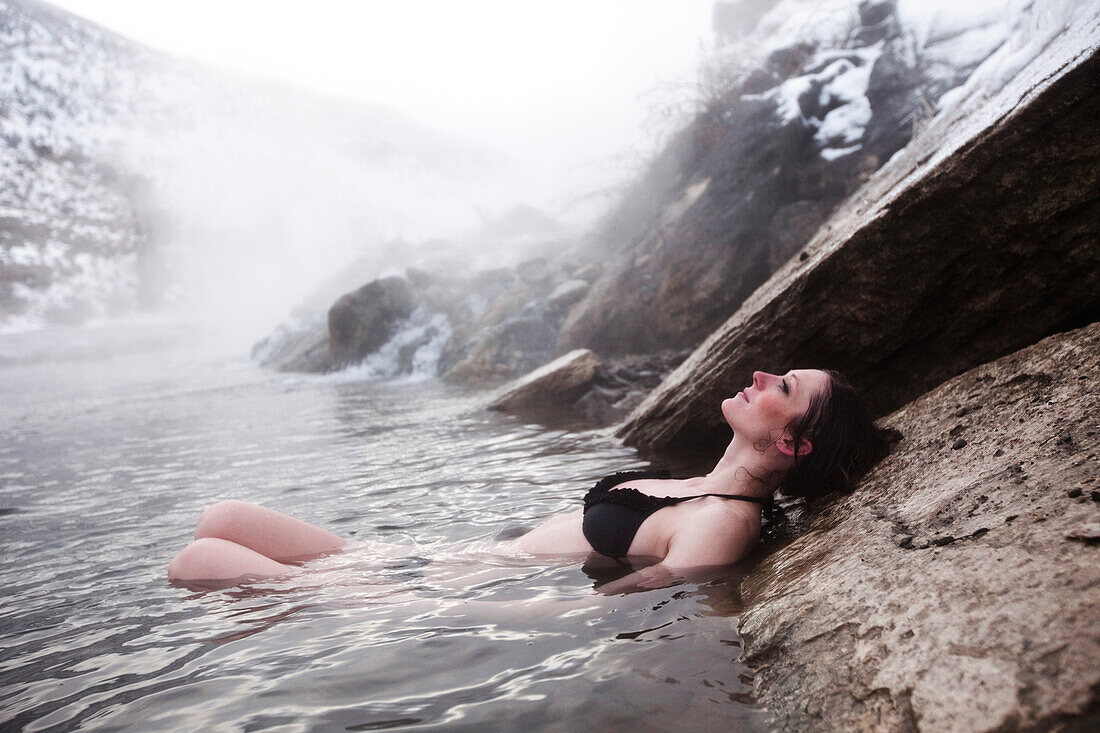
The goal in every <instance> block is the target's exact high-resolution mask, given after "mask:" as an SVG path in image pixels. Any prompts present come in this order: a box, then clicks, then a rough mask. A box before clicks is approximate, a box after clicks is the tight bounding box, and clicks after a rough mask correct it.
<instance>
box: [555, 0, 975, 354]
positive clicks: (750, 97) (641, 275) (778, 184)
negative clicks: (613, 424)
mask: <svg viewBox="0 0 1100 733" xmlns="http://www.w3.org/2000/svg"><path fill="white" fill-rule="evenodd" d="M767 4H768V3H763V5H767ZM726 5H727V6H731V5H732V6H736V7H728V8H726V10H728V12H727V13H726V14H727V15H737V16H738V17H739V18H757V19H759V24H760V28H759V29H758V31H757V33H758V36H759V37H757V36H751V37H752V39H753V41H752V43H746V44H745V45H744V47H741V46H738V47H736V51H737V53H736V54H731V55H730V58H728V59H725V66H726V67H727V68H726V71H727V73H728V74H730V75H733V76H734V77H737V78H736V79H734V80H732V81H731V82H730V85H729V87H728V88H726V89H723V90H722V91H721V92H720V93H718V92H716V94H717V97H716V98H714V99H712V100H710V101H709V103H708V104H707V106H706V109H705V111H704V112H703V113H702V114H700V115H699V116H698V118H697V119H696V120H695V121H694V123H693V124H692V125H690V126H689V127H688V128H687V129H686V130H684V131H683V132H682V133H681V134H680V135H679V136H678V137H677V138H676V139H675V140H674V141H673V142H672V144H671V145H670V146H669V147H668V148H667V149H666V150H665V151H664V152H663V153H662V155H661V156H660V157H659V158H658V159H657V160H656V161H655V162H654V163H653V165H652V167H651V169H650V171H649V173H648V175H647V176H646V178H645V179H644V180H642V181H640V182H639V183H638V184H636V185H635V187H634V189H633V190H632V191H631V192H630V193H629V194H628V196H627V197H626V198H625V200H624V201H623V202H622V204H621V205H620V206H619V208H618V209H617V210H616V211H614V212H612V213H611V214H610V215H609V216H608V217H607V220H606V221H605V222H604V223H603V225H602V227H601V230H600V233H599V241H598V243H597V245H598V247H599V248H602V250H603V253H604V258H605V265H606V269H605V272H604V274H603V275H602V277H601V278H600V279H599V280H597V281H596V282H595V283H594V285H593V287H592V289H591V291H590V292H589V293H588V294H587V296H586V297H585V299H584V300H583V301H582V302H581V303H580V304H579V305H578V306H576V307H575V308H573V310H572V311H571V312H570V314H569V317H568V318H567V319H566V320H565V322H564V324H563V326H562V329H561V333H560V335H559V340H558V350H559V352H563V351H566V350H569V349H574V348H580V347H587V348H591V349H593V350H595V351H596V352H597V353H599V354H601V355H604V356H607V355H616V354H631V353H646V352H654V351H659V350H661V349H667V348H693V347H695V346H697V345H698V344H699V343H700V342H701V341H702V340H703V339H705V338H706V337H707V335H709V334H710V333H711V332H712V331H713V330H714V329H715V328H716V327H718V326H719V325H720V324H721V323H722V322H723V321H724V320H725V319H727V318H729V317H730V316H731V315H732V314H733V313H734V312H735V311H736V310H737V308H738V306H739V305H740V304H741V303H742V302H743V301H744V300H745V298H747V297H748V296H749V295H750V294H751V293H752V292H753V290H755V289H756V288H757V287H758V286H759V285H760V284H761V283H763V282H764V281H765V280H766V279H767V278H768V276H769V275H771V273H773V272H774V271H775V270H776V269H777V268H778V267H779V266H780V265H781V264H782V263H783V262H785V261H786V260H787V259H788V258H789V257H790V256H791V255H792V254H795V253H797V252H798V250H799V249H800V248H801V247H802V246H803V245H804V244H805V242H806V241H807V240H808V239H809V238H810V237H811V236H812V235H813V233H814V232H815V231H816V230H817V228H818V227H819V226H820V225H821V224H822V222H824V221H825V219H826V218H827V217H828V216H829V214H830V213H831V212H832V210H833V208H834V207H835V206H836V205H837V204H838V203H839V202H840V201H841V200H842V199H844V197H846V196H847V195H849V194H850V193H852V192H853V191H854V190H855V189H856V188H857V187H858V186H859V185H860V184H861V183H862V182H863V181H865V180H866V179H867V177H868V176H869V175H870V174H871V173H872V172H873V171H875V170H876V169H877V168H879V167H880V166H881V165H882V164H883V163H884V162H885V161H886V160H887V159H888V158H890V156H891V155H893V154H894V153H895V152H896V151H897V150H899V149H901V148H902V147H903V146H905V145H906V143H907V142H908V141H909V138H910V133H911V131H912V129H913V127H914V120H915V119H916V116H917V115H918V114H919V113H920V112H921V111H922V110H925V109H928V108H929V105H930V102H929V100H935V99H937V98H938V97H939V96H940V95H942V94H943V93H944V92H946V91H947V90H948V89H950V88H952V87H954V86H955V85H958V84H960V83H962V82H963V81H964V80H965V79H966V78H967V75H968V74H969V73H970V72H971V70H972V69H973V68H974V66H975V65H976V64H977V63H978V62H979V61H981V60H982V58H983V56H982V54H983V53H984V54H988V53H989V52H990V51H992V50H993V49H992V47H988V48H984V49H983V47H982V42H981V41H976V42H972V43H971V47H972V49H977V53H976V55H975V53H974V51H973V50H971V52H970V53H968V54H965V55H964V54H958V53H952V54H943V53H942V49H939V48H938V46H941V45H947V43H948V42H949V40H950V39H952V38H954V37H956V36H958V35H959V34H960V33H961V32H957V33H956V34H954V36H948V37H946V39H937V38H931V39H929V40H928V41H927V42H926V43H925V44H924V45H921V44H918V43H916V42H915V41H914V37H913V34H912V32H911V30H910V29H907V28H905V27H903V24H902V23H901V21H900V19H899V16H898V12H897V7H896V3H894V2H864V3H860V4H858V8H857V7H856V5H857V4H856V3H852V8H851V10H852V16H851V17H850V18H849V17H847V16H846V15H845V13H844V12H842V11H841V8H840V4H837V3H834V4H832V5H831V6H830V8H829V11H828V12H822V8H821V7H820V4H819V3H817V4H815V3H808V4H806V5H805V7H801V6H799V7H798V9H797V10H796V11H795V12H794V16H795V17H796V18H797V19H798V20H799V23H800V28H801V30H799V31H798V32H792V33H791V34H790V35H789V36H788V35H787V34H785V33H783V32H780V31H777V29H776V28H775V23H776V22H778V20H777V18H776V17H773V15H772V14H770V13H769V12H765V11H762V10H761V8H760V7H758V6H760V5H762V4H761V3H740V4H736V3H734V4H726ZM786 5H787V6H788V8H786V9H789V7H793V5H792V4H790V3H788V4H786ZM742 6H751V7H742ZM720 9H722V7H721V6H720ZM769 10H770V9H769ZM784 10H785V8H778V9H777V11H778V12H780V14H782V11H784ZM816 26H822V27H821V28H818V27H816ZM750 33H751V32H750ZM777 35H778V36H780V37H781V38H783V39H785V40H783V41H780V42H778V43H780V45H779V47H778V48H775V49H774V50H773V51H772V52H771V53H770V54H768V55H767V56H766V57H765V58H764V59H762V63H761V65H760V66H759V67H754V68H752V69H751V70H748V69H746V70H743V71H741V70H739V68H738V67H743V66H744V65H745V64H746V61H745V58H746V57H749V58H751V55H750V53H751V50H752V49H754V48H755V47H758V46H761V45H764V46H769V45H770V44H776V43H777V41H776V40H775V37H776V36H777ZM986 43H988V41H987V42H986ZM938 52H939V54H938ZM937 56H938V57H939V62H938V63H937V62H936V59H937ZM749 63H751V62H749Z"/></svg>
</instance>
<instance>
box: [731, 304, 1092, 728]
mask: <svg viewBox="0 0 1100 733" xmlns="http://www.w3.org/2000/svg"><path fill="white" fill-rule="evenodd" d="M1097 380H1100V324H1092V325H1091V326H1088V327H1085V328H1082V329H1079V330H1077V331H1073V332H1070V333H1065V334H1059V335H1055V336H1051V337H1050V338H1048V339H1046V340H1044V341H1042V342H1040V343H1038V344H1036V345H1034V346H1032V347H1029V348H1027V349H1025V350H1023V351H1020V352H1017V353H1015V354H1012V355H1010V356H1007V357H1004V358H1002V359H1000V360H998V361H996V362H993V363H990V364H987V365H983V366H980V367H977V368H975V369H973V370H971V371H968V372H966V373H965V374H962V375H960V376H958V377H956V378H954V379H952V380H950V381H949V382H947V383H946V384H943V385H941V386H940V387H938V388H936V389H934V390H932V391H931V392H929V393H928V394H926V395H924V396H922V397H921V398H920V399H918V400H916V401H914V402H912V403H910V404H908V405H906V406H905V407H904V408H902V409H901V410H899V411H897V412H896V413H894V414H892V415H890V416H889V417H887V418H885V419H884V421H883V422H885V423H886V424H888V425H890V426H892V427H895V428H897V429H898V430H900V431H901V433H902V434H903V435H904V438H903V439H902V441H901V442H900V443H899V444H897V445H896V446H895V447H894V449H893V451H892V454H891V455H890V456H889V457H887V458H886V459H884V460H883V461H882V462H881V463H880V464H879V465H878V466H877V467H876V468H874V469H873V470H872V471H871V473H870V474H869V475H868V477H867V478H866V479H865V480H864V482H863V483H862V485H861V486H860V487H859V488H858V489H857V490H856V491H855V492H854V493H853V494H851V495H849V496H846V497H843V498H840V499H837V500H836V501H834V502H832V503H830V504H829V505H828V506H827V507H825V508H824V510H822V511H821V512H820V513H819V514H818V515H817V516H816V517H814V518H813V520H812V521H811V522H810V524H809V527H808V531H807V532H805V534H803V535H802V536H800V537H799V538H798V539H797V540H795V541H794V542H792V543H791V544H790V545H788V546H786V547H784V548H782V549H780V550H778V551H776V552H773V553H772V554H771V555H769V556H768V557H767V558H766V559H765V560H764V561H763V562H762V563H761V565H760V566H759V567H757V568H756V570H754V572H753V573H752V575H751V576H749V578H748V579H747V580H746V581H745V583H744V585H743V588H742V591H743V597H744V600H745V602H746V607H747V610H746V611H745V613H744V614H743V615H742V617H741V621H742V626H741V633H742V635H743V636H744V637H745V638H746V647H745V660H746V661H747V662H748V663H749V664H750V665H752V666H753V667H754V668H755V669H756V670H757V674H758V676H757V696H758V699H759V701H760V702H761V703H762V704H763V705H764V706H766V707H767V708H768V709H769V711H770V712H771V714H772V715H773V716H774V718H775V724H776V727H777V728H779V729H783V730H888V731H911V730H918V729H919V730H930V731H931V730H968V731H982V730H1017V729H1027V730H1049V729H1066V730H1089V729H1091V730H1096V728H1097V726H1100V666H1097V660H1098V659H1100V625H1098V624H1097V619H1100V460H1098V457H1097V455H1098V451H1097V442H1098V439H1100V392H1098V391H1097V390H1096V388H1095V386H1094V385H1096V384H1097Z"/></svg>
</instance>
